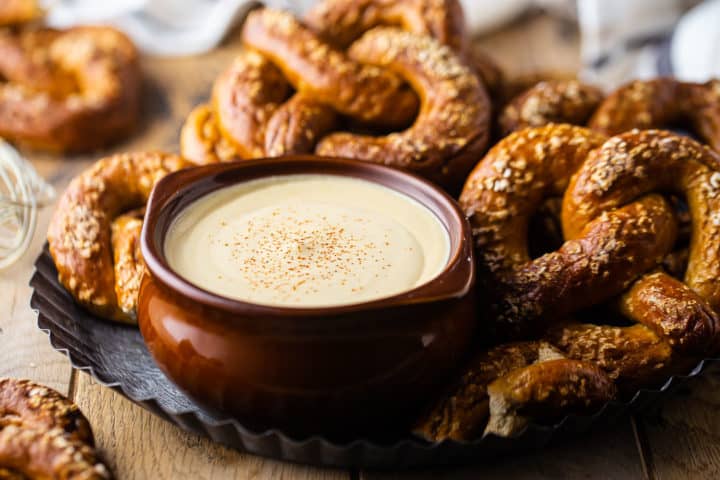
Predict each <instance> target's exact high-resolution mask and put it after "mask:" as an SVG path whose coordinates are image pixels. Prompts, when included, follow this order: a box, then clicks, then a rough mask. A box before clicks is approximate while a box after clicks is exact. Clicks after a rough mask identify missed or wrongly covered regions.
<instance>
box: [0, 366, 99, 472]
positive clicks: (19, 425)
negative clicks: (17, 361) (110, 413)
mask: <svg viewBox="0 0 720 480" xmlns="http://www.w3.org/2000/svg"><path fill="white" fill-rule="evenodd" d="M93 443H94V442H93V436H92V431H91V430H90V425H89V423H88V421H87V419H86V418H85V417H84V416H83V414H82V413H81V412H80V410H79V409H78V407H77V405H75V404H74V403H72V402H71V401H70V400H68V399H67V398H65V397H63V396H62V395H60V394H59V393H58V392H56V391H55V390H52V389H50V388H47V387H44V386H42V385H38V384H35V383H32V382H30V381H29V380H16V379H10V378H3V379H0V476H2V477H3V478H63V479H77V480H80V479H87V480H91V479H92V480H95V479H98V480H99V479H108V478H110V477H111V476H110V473H109V471H108V470H107V468H106V467H105V465H103V464H102V463H101V462H100V461H99V459H98V457H97V454H96V452H95V449H94V448H93Z"/></svg>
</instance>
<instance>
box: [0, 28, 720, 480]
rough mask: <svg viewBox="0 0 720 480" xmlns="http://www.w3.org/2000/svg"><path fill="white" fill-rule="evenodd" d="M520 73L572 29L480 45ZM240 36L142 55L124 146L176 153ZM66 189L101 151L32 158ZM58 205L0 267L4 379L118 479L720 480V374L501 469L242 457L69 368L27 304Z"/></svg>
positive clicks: (555, 58) (0, 371) (567, 53)
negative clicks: (64, 415) (405, 468)
mask: <svg viewBox="0 0 720 480" xmlns="http://www.w3.org/2000/svg"><path fill="white" fill-rule="evenodd" d="M478 43H479V44H480V45H482V46H483V47H485V49H486V50H487V51H488V52H489V53H490V54H491V55H492V56H493V57H494V58H496V59H497V60H498V61H499V63H500V64H501V65H502V66H503V67H504V68H505V69H506V71H508V72H511V73H517V74H521V73H529V72H533V71H537V70H559V71H574V70H575V69H577V67H578V49H577V37H576V34H575V32H574V31H573V28H572V27H571V26H569V25H565V24H558V23H556V22H555V21H553V20H550V19H548V18H544V17H537V16H536V17H529V18H525V19H523V20H521V21H518V22H517V23H516V24H515V25H513V26H512V27H509V28H507V29H505V30H503V31H501V32H497V33H495V34H493V35H488V36H486V37H483V38H479V39H478ZM238 48H239V47H238V44H237V42H236V41H230V42H228V44H227V45H225V46H223V47H222V48H220V49H218V50H216V51H215V52H212V53H211V54H208V55H204V56H200V57H193V58H184V59H156V58H148V59H145V60H144V65H143V66H144V70H145V72H146V74H147V77H148V82H147V83H148V87H147V91H146V94H145V102H146V103H145V110H146V115H145V121H144V125H143V126H142V128H141V130H140V132H138V134H137V135H135V137H134V138H133V139H131V140H129V141H128V142H126V143H125V144H124V145H120V146H118V147H117V148H116V149H115V150H116V151H121V150H140V149H166V150H170V151H176V150H177V142H178V135H179V130H180V125H181V124H182V121H183V118H184V116H185V115H186V114H187V113H188V112H189V111H190V109H191V108H192V106H194V105H195V104H197V103H199V102H201V101H203V100H204V99H206V98H207V96H208V93H209V91H210V85H211V83H212V81H213V79H214V78H215V76H216V75H217V74H218V73H219V72H220V71H221V69H222V68H223V67H224V66H225V65H227V64H228V62H229V61H230V59H231V58H232V57H233V55H234V53H235V52H237V50H238ZM27 155H28V157H29V158H31V159H32V161H33V163H34V165H35V166H36V167H37V169H38V170H39V171H40V173H41V174H42V175H43V176H44V177H45V178H47V179H49V180H50V181H51V182H52V183H53V185H55V186H56V188H57V189H58V191H59V192H61V191H62V189H63V188H64V187H65V186H66V185H67V183H68V181H69V180H70V179H71V178H72V177H73V176H74V175H75V174H77V173H78V172H79V171H80V170H82V169H83V168H85V167H87V165H88V164H89V163H90V162H91V161H92V160H93V159H95V158H96V157H97V155H92V156H85V157H78V158H72V159H61V158H57V157H52V156H46V155H41V154H37V153H33V152H27ZM51 213H52V208H47V209H45V210H43V212H42V214H41V215H40V221H39V225H38V232H37V234H36V237H35V239H34V241H33V244H32V248H31V249H30V251H29V252H28V253H27V254H26V255H25V256H24V257H23V258H22V259H21V261H20V262H18V263H17V264H16V265H14V266H13V267H11V268H10V269H8V270H5V271H1V272H0V376H12V377H28V378H31V379H33V380H35V381H37V382H40V383H43V384H46V385H48V386H51V387H53V388H56V389H57V390H59V391H60V392H62V393H65V394H67V395H69V396H70V397H71V398H72V399H74V400H75V402H77V403H78V404H79V405H80V407H81V408H82V410H83V411H84V412H85V414H86V415H87V416H88V417H89V419H90V422H91V423H92V426H93V429H94V431H95V434H96V437H97V442H98V445H99V448H100V450H101V451H102V455H103V457H104V459H105V461H106V462H107V463H108V465H109V466H110V468H111V469H112V470H113V471H114V472H115V475H116V476H117V478H118V479H121V480H124V479H186V478H187V479H222V478H262V479H264V478H269V479H270V478H285V479H295V480H308V479H328V480H330V479H332V480H335V479H347V480H350V479H359V478H362V479H365V480H381V479H390V478H407V479H411V478H413V479H424V478H444V479H453V480H461V479H471V478H472V479H475V478H491V479H495V478H497V479H531V478H532V479H551V478H573V479H574V478H586V479H600V478H607V479H624V478H642V477H646V478H653V479H654V478H658V479H686V478H692V479H700V478H706V479H717V478H720V374H718V373H717V372H716V373H715V374H714V375H712V374H711V375H706V376H704V377H703V378H699V379H695V380H694V381H691V382H690V384H689V385H688V386H687V387H686V388H685V387H683V389H682V390H680V391H679V392H676V393H675V394H674V395H673V396H672V397H670V398H668V399H667V400H665V401H664V402H663V403H662V404H661V405H659V406H658V407H657V408H656V409H654V410H653V412H652V413H647V414H643V415H640V416H635V417H632V418H629V417H627V418H624V419H622V420H620V421H619V422H618V423H616V424H613V425H605V426H600V427H599V428H596V429H595V430H593V431H592V432H589V433H588V434H587V435H585V436H582V437H578V438H573V439H564V440H562V441H559V442H557V443H555V444H553V445H551V446H550V447H548V448H546V449H543V450H542V451H539V452H536V453H532V454H529V455H524V456H518V457H514V458H504V459H502V458H501V459H497V461H496V462H495V463H494V464H492V465H481V466H473V467H464V468H459V469H443V470H435V471H432V472H417V471H416V472H393V473H387V472H386V473H376V472H365V471H346V470H329V469H318V468H310V467H304V466H299V465H292V464H288V463H283V462H278V461H273V460H268V459H264V458H260V457H255V456H252V455H248V454H244V453H240V452H237V451H234V450H231V449H228V448H224V447H222V446H219V445H216V444H214V443H212V442H211V441H209V440H207V439H205V438H201V437H198V436H195V435H190V434H187V433H185V432H184V431H182V430H180V429H179V428H177V427H175V426H173V425H170V424H168V423H166V422H164V421H162V420H160V419H159V418H158V417H155V416H153V415H152V414H150V413H148V412H146V411H145V410H143V409H142V408H140V407H138V406H136V405H134V404H133V403H131V402H129V401H128V400H126V399H125V398H123V397H121V396H120V395H118V394H116V393H115V392H113V391H111V390H109V389H107V388H104V387H101V386H99V385H97V384H95V383H94V382H93V380H92V379H91V378H90V377H89V376H88V375H86V374H84V373H81V372H77V371H74V370H72V368H71V367H70V364H69V362H68V360H67V359H66V358H65V357H64V356H63V355H61V354H59V353H57V352H55V351H54V350H52V348H51V347H50V345H49V342H48V339H47V336H46V335H45V334H44V333H42V332H40V331H39V330H38V329H37V327H36V316H35V314H34V313H33V312H32V311H31V309H30V307H29V298H30V288H29V287H28V286H27V283H28V280H29V279H30V276H31V274H32V270H33V269H32V264H33V261H34V260H35V258H36V257H37V255H38V253H39V252H40V249H41V247H42V244H43V243H44V242H45V238H44V233H45V231H46V228H47V224H48V221H49V218H50V215H51Z"/></svg>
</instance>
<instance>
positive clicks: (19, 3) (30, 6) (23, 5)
mask: <svg viewBox="0 0 720 480" xmlns="http://www.w3.org/2000/svg"><path fill="white" fill-rule="evenodd" d="M41 14H42V10H41V9H40V5H38V2H37V0H3V1H2V2H0V27H7V26H13V25H19V24H23V23H27V22H30V21H33V20H35V19H37V18H38V17H40V15H41Z"/></svg>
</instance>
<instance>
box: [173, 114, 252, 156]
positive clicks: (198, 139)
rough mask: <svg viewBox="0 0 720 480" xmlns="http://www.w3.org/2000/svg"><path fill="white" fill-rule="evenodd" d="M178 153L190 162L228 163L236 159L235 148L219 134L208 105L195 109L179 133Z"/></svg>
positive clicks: (218, 128) (215, 120)
mask: <svg viewBox="0 0 720 480" xmlns="http://www.w3.org/2000/svg"><path fill="white" fill-rule="evenodd" d="M180 151H181V152H182V154H183V157H185V158H187V159H188V160H190V161H191V162H193V163H195V164H198V165H204V164H206V163H218V162H229V161H231V160H234V159H236V158H237V156H238V153H237V150H236V149H235V146H234V145H233V144H232V143H231V142H230V141H229V140H228V139H227V138H226V137H225V136H224V135H223V134H222V133H221V132H220V127H219V126H218V123H217V118H216V114H215V111H214V110H213V109H212V107H211V106H210V105H207V104H201V105H198V106H197V107H195V108H194V109H193V110H192V112H190V114H189V115H188V117H187V119H185V123H184V124H183V126H182V129H181V131H180Z"/></svg>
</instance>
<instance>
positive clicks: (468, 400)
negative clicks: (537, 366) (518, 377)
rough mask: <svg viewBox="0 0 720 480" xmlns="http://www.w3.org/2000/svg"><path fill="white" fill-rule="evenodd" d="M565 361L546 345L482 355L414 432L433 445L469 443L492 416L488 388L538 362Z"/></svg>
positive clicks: (493, 350) (510, 346) (510, 345)
mask: <svg viewBox="0 0 720 480" xmlns="http://www.w3.org/2000/svg"><path fill="white" fill-rule="evenodd" d="M555 358H563V356H562V354H561V353H560V352H559V351H558V350H556V349H555V348H554V347H553V346H552V345H550V344H549V343H545V342H538V341H534V342H516V343H506V344H503V345H498V346H496V347H493V348H491V349H489V350H487V351H484V352H480V353H478V354H476V355H475V356H474V358H473V359H472V360H470V362H469V364H468V366H467V367H466V368H465V369H464V370H463V374H462V376H461V377H460V378H458V379H457V381H455V382H454V383H453V384H452V385H451V386H450V388H449V389H448V391H447V392H446V393H445V394H444V395H443V396H442V397H441V399H440V401H439V402H437V403H435V404H434V405H433V406H432V408H431V409H429V410H428V411H427V412H425V413H424V414H423V416H422V417H421V418H420V420H418V422H417V423H416V425H415V427H414V429H413V432H414V433H415V434H416V435H418V436H420V437H423V438H425V439H426V440H429V441H438V440H443V439H446V438H451V439H454V440H459V441H463V440H469V439H472V438H475V437H478V436H479V435H481V434H482V433H483V430H484V429H485V426H486V424H487V419H488V415H489V413H490V404H489V402H490V399H489V397H488V394H487V386H488V385H489V384H490V383H492V382H493V381H494V380H496V379H497V378H498V377H500V376H502V375H506V374H507V373H509V372H511V371H513V370H515V369H518V368H522V367H526V366H528V365H531V364H533V363H535V362H542V361H546V360H550V359H555Z"/></svg>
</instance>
